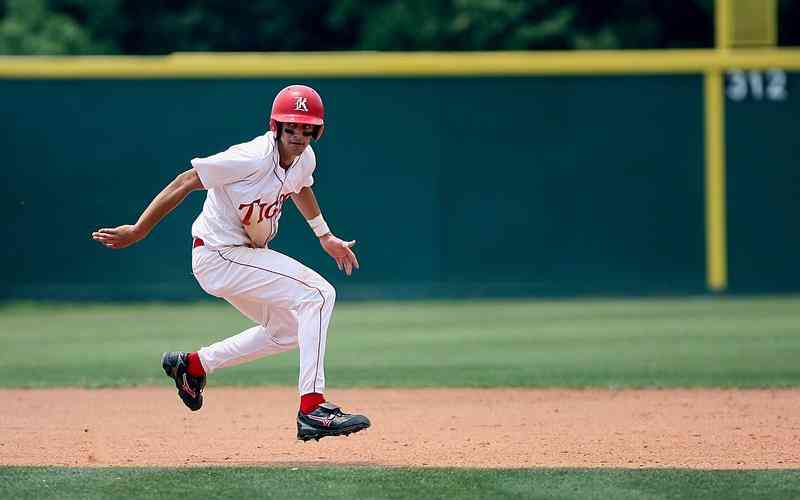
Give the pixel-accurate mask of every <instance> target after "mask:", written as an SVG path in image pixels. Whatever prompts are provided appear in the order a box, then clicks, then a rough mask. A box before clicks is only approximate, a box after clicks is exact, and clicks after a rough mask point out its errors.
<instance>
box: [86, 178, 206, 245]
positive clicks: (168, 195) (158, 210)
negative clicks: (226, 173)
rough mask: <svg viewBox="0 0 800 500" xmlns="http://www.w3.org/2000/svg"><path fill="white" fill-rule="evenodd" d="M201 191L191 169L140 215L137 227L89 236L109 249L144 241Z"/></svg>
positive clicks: (106, 229)
mask: <svg viewBox="0 0 800 500" xmlns="http://www.w3.org/2000/svg"><path fill="white" fill-rule="evenodd" d="M200 189H204V186H203V183H202V182H201V181H200V176H199V175H198V174H197V171H196V170H195V169H194V168H190V169H189V170H187V171H186V172H183V173H182V174H180V175H178V176H177V177H176V178H175V180H173V181H172V182H170V183H169V184H168V185H167V187H165V188H164V189H163V190H162V191H161V192H160V193H158V196H156V197H155V198H154V199H153V201H151V202H150V205H148V206H147V208H146V209H145V210H144V212H142V215H141V216H140V217H139V220H138V221H136V224H132V225H131V224H126V225H124V226H118V227H114V228H102V229H98V230H97V231H95V232H93V233H92V239H93V240H95V241H97V242H99V243H100V244H102V245H104V246H107V247H108V248H125V247H129V246H131V245H133V244H134V243H136V242H137V241H140V240H143V239H144V238H146V237H147V235H148V234H150V231H152V230H153V228H154V227H156V224H158V223H159V222H160V221H161V219H163V218H164V217H165V216H166V215H167V214H168V213H170V212H172V210H173V209H174V208H175V207H177V206H178V205H180V204H181V202H182V201H183V200H184V199H185V198H186V197H187V196H188V195H189V193H191V192H192V191H198V190H200Z"/></svg>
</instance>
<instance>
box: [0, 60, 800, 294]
mask: <svg viewBox="0 0 800 500" xmlns="http://www.w3.org/2000/svg"><path fill="white" fill-rule="evenodd" d="M789 76H790V78H789V83H790V84H791V83H792V82H793V81H795V80H793V78H795V77H796V75H789ZM297 80H298V79H295V78H293V79H291V80H284V79H274V78H246V79H236V78H221V79H209V78H196V79H191V78H190V79H138V80H137V79H75V80H72V79H70V80H60V79H24V78H20V79H12V80H0V116H1V117H2V121H3V134H2V136H1V137H0V146H2V148H3V151H4V158H5V161H4V166H3V185H2V197H1V198H0V203H2V208H3V209H2V212H0V214H1V215H0V220H2V224H3V227H4V228H6V233H7V235H8V238H7V240H6V244H5V245H3V246H2V248H0V256H2V261H1V262H2V263H1V264H0V267H1V268H2V269H1V270H0V276H1V278H0V280H1V281H0V297H2V298H5V299H11V298H13V299H23V298H34V299H43V298H58V299H148V298H152V299H165V298H196V297H201V296H203V292H202V291H201V290H200V288H199V286H197V284H196V283H195V281H194V279H193V277H192V276H191V269H190V234H189V231H190V225H191V222H192V221H193V219H194V217H195V216H196V215H197V214H198V213H199V211H200V209H201V206H202V201H203V198H204V195H203V194H202V193H194V194H192V195H191V196H190V198H189V199H187V201H186V202H184V204H183V205H181V206H180V207H179V208H178V209H177V210H176V211H175V212H174V213H172V214H171V215H170V216H169V217H168V218H167V219H165V220H164V221H163V222H162V223H161V224H160V225H159V226H158V227H157V228H156V229H155V230H154V231H153V233H152V234H151V235H150V237H149V238H148V239H146V240H144V241H143V242H141V243H140V244H138V245H136V246H134V247H132V248H129V249H125V250H121V251H111V250H108V249H105V248H103V247H101V246H99V245H98V244H97V243H95V242H94V241H92V240H91V239H90V233H91V231H92V230H94V229H96V228H97V227H102V226H110V225H118V224H123V223H132V222H134V221H135V220H136V218H137V217H138V215H139V214H140V213H141V211H142V209H143V208H144V207H145V206H146V204H147V203H148V202H149V201H150V200H151V199H152V197H153V196H154V195H155V194H156V193H157V192H158V191H159V190H160V189H161V188H162V187H163V186H164V185H165V184H166V183H168V182H169V181H170V180H171V179H172V178H173V177H174V176H175V175H176V174H177V173H178V172H180V171H182V170H184V169H186V168H188V167H189V160H190V159H191V158H192V157H194V156H205V155H209V154H213V153H215V152H217V151H219V150H222V149H224V148H226V147H227V146H229V145H230V144H234V143H238V142H242V141H246V140H249V139H251V138H252V137H254V136H256V135H259V134H261V133H263V132H264V129H265V126H266V119H267V113H268V109H269V106H270V104H271V99H272V96H273V95H274V94H275V92H276V91H277V90H279V89H280V88H281V87H283V86H284V85H286V84H289V83H294V82H295V81H297ZM302 81H303V82H304V83H308V84H310V85H312V86H314V87H316V88H317V89H318V90H319V91H320V93H321V94H322V96H323V98H324V99H325V101H326V111H327V116H326V121H327V124H328V127H327V129H326V134H325V137H324V138H323V140H322V141H321V142H320V143H318V144H315V145H314V147H315V150H316V151H317V158H318V168H317V173H316V175H315V179H316V182H315V191H316V193H317V197H318V199H319V201H320V203H321V205H322V207H323V212H324V213H325V216H326V219H328V221H329V223H330V224H331V226H332V228H333V229H334V231H335V232H336V233H337V234H339V235H340V236H342V237H344V238H348V239H349V238H355V239H357V240H358V241H359V243H358V245H357V247H356V248H357V251H358V254H359V260H360V262H361V270H360V271H358V272H357V273H356V274H355V275H354V276H353V277H350V278H344V277H342V276H340V275H339V274H338V270H337V269H336V266H335V263H334V262H333V261H332V260H330V258H329V257H327V255H325V254H324V253H323V252H322V251H321V249H320V248H319V245H318V244H317V242H316V240H315V238H314V237H313V235H312V234H311V232H310V230H309V229H308V227H307V225H305V223H304V222H303V221H302V218H301V217H300V216H299V214H298V213H297V211H296V209H294V207H292V206H291V204H289V205H287V207H286V208H285V210H284V218H283V219H282V224H281V230H280V233H279V235H278V237H277V239H276V240H275V241H274V242H273V245H272V247H273V248H274V249H276V250H279V251H283V252H285V253H288V254H290V255H292V256H295V257H296V258H298V259H299V260H301V261H303V262H305V263H307V264H308V265H310V266H311V267H313V268H315V269H317V270H319V271H320V272H321V274H323V275H324V276H325V277H327V278H328V279H329V280H330V281H331V282H332V283H334V284H335V285H336V286H337V288H338V290H339V296H340V297H342V298H367V297H369V298H372V297H380V298H417V297H466V296H518V295H540V296H570V295H591V294H601V295H608V294H614V295H616V294H673V293H702V292H704V291H705V290H706V276H705V273H706V263H705V227H704V216H703V214H704V185H703V182H704V157H703V151H704V150H703V147H704V146H703V144H704V142H703V136H704V133H703V116H702V113H703V80H702V76H701V75H652V76H519V77H513V78H507V77H491V76H486V77H476V76H473V77H424V78H416V77H415V78H401V77H393V78H388V77H387V78H319V79H310V80H308V79H302ZM791 90H792V88H791V85H789V92H790V95H789V99H788V100H784V101H781V102H779V103H777V102H774V103H764V102H747V101H742V102H740V103H737V106H738V105H741V108H740V109H736V108H733V107H729V109H728V113H727V115H726V117H727V127H728V129H729V131H730V137H729V140H728V150H727V156H728V175H729V177H728V186H729V193H728V208H729V220H728V239H729V260H730V262H729V270H728V274H729V280H730V290H732V291H737V290H738V289H740V288H741V289H742V290H747V291H759V292H761V291H763V292H772V291H791V290H798V289H800V276H798V272H797V271H796V269H794V268H793V266H794V264H793V255H797V253H798V252H797V251H798V250H800V239H798V236H797V232H796V231H795V232H794V234H788V233H789V232H790V231H789V229H790V227H791V222H792V218H793V215H792V214H797V213H800V196H798V194H800V193H798V189H799V188H798V184H799V183H798V175H797V173H796V162H794V158H796V157H797V154H796V153H797V152H798V151H797V148H798V144H797V134H796V132H795V133H794V135H792V134H791V133H790V129H788V128H787V127H789V126H791V125H792V124H794V125H795V128H794V129H793V130H795V131H796V130H798V128H797V127H796V120H797V116H798V114H799V113H800V106H798V104H797V102H798V99H794V97H795V96H793V95H791ZM798 92H800V89H798ZM765 104H767V105H766V106H765ZM770 106H771V107H770ZM751 108H752V109H751ZM742 117H743V119H742ZM773 124H777V125H774V126H775V127H777V130H779V131H778V132H776V133H771V132H770V130H772V127H773ZM787 142H788V144H787ZM765 151H766V152H765ZM767 227H769V228H770V229H769V231H768V233H769V235H768V236H769V238H767V239H765V231H767V229H766V228H767ZM754 261H760V262H762V263H763V266H761V267H760V268H758V267H756V266H754ZM764 261H768V262H764Z"/></svg>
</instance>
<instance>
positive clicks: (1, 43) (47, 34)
mask: <svg viewBox="0 0 800 500" xmlns="http://www.w3.org/2000/svg"><path fill="white" fill-rule="evenodd" d="M91 48H92V40H91V34H90V33H89V32H88V31H87V30H86V29H85V28H84V27H83V26H81V25H80V24H78V23H77V22H76V21H75V20H74V19H72V18H71V17H69V16H67V15H64V14H61V13H56V12H53V11H52V10H50V9H49V8H48V6H47V4H46V2H45V0H6V1H5V3H4V9H3V17H2V19H0V54H84V53H87V52H89V51H90V50H91Z"/></svg>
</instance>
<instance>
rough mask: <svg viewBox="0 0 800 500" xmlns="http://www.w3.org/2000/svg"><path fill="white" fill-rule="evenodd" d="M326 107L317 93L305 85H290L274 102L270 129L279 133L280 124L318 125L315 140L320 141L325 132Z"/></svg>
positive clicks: (279, 93)
mask: <svg viewBox="0 0 800 500" xmlns="http://www.w3.org/2000/svg"><path fill="white" fill-rule="evenodd" d="M324 118H325V106H323V105H322V98H321V97H320V96H319V94H317V91H316V90H314V89H312V88H311V87H307V86H305V85H289V86H288V87H286V88H285V89H283V90H281V91H280V92H278V95H276V96H275V100H274V101H273V102H272V114H270V116H269V129H270V130H272V132H273V133H275V134H277V133H278V123H279V122H280V123H286V122H293V123H307V124H309V125H317V129H316V134H314V139H317V140H319V138H320V137H322V132H323V131H324V130H325V120H324Z"/></svg>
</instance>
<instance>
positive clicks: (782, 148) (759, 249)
mask: <svg viewBox="0 0 800 500" xmlns="http://www.w3.org/2000/svg"><path fill="white" fill-rule="evenodd" d="M780 75H781V73H780V72H779V73H775V72H744V79H745V81H746V82H747V84H748V85H747V89H746V92H745V91H742V94H743V95H744V97H741V95H740V96H737V99H731V95H733V94H734V92H733V88H734V86H735V85H736V84H735V83H734V82H733V80H732V78H731V76H729V77H728V81H727V87H728V94H729V97H728V100H727V107H726V114H725V117H726V120H725V124H726V132H727V147H726V152H727V155H726V156H727V170H728V175H727V180H728V182H727V188H728V189H727V205H728V261H729V267H730V272H729V278H730V282H729V285H730V288H731V290H734V291H739V292H797V291H800V265H798V256H800V230H798V228H799V227H800V225H798V219H799V218H800V73H797V72H794V73H788V74H786V77H785V78H784V77H782V76H780ZM740 76H741V75H740ZM741 90H743V89H741Z"/></svg>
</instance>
